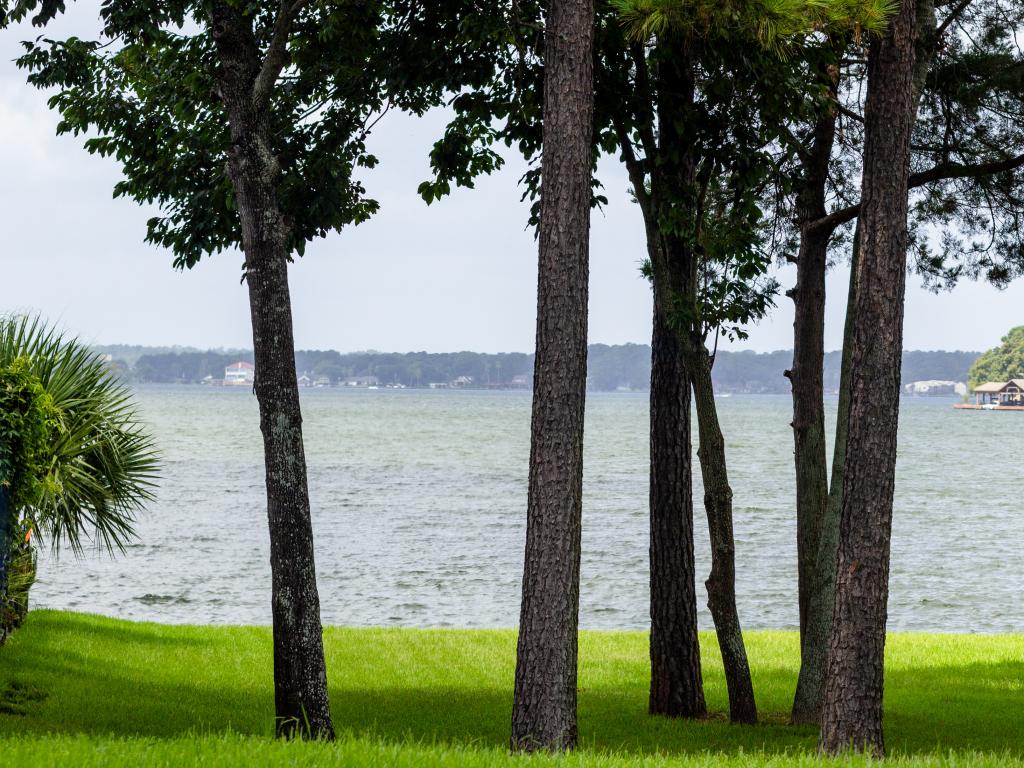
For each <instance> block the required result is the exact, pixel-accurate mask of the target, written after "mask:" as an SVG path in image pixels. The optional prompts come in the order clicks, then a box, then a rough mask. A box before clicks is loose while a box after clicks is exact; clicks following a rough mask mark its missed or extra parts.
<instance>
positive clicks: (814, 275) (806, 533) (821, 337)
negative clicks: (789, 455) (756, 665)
mask: <svg viewBox="0 0 1024 768" xmlns="http://www.w3.org/2000/svg"><path fill="white" fill-rule="evenodd" d="M835 124H836V123H835V117H834V116H831V115H829V116H825V117H823V118H822V119H821V120H820V121H819V122H818V125H817V126H816V127H815V139H814V145H813V147H812V150H811V151H812V158H811V159H810V161H809V162H808V163H807V164H806V173H807V177H806V178H805V180H804V189H803V190H802V192H801V194H800V200H799V202H798V216H799V219H800V222H801V224H802V227H801V229H802V232H801V236H800V250H799V253H798V255H797V273H796V274H797V277H796V286H795V287H794V288H793V291H792V293H791V296H792V298H793V305H794V319H793V367H792V368H791V369H790V371H789V372H788V374H787V375H788V376H789V379H790V382H791V383H792V391H793V425H792V426H793V442H794V449H795V450H794V456H795V460H796V510H797V562H798V568H797V571H798V576H799V603H800V637H801V639H803V636H804V632H805V631H806V626H807V603H808V600H809V599H810V594H811V591H812V588H813V587H812V585H813V583H814V566H815V558H816V555H817V550H818V537H819V534H820V529H821V519H822V517H823V516H824V514H825V504H826V502H827V499H828V466H827V464H826V461H825V404H824V397H823V391H824V382H823V369H824V361H825V272H826V269H827V267H828V244H829V239H830V238H831V235H832V233H831V231H816V230H813V229H811V227H810V225H811V224H812V223H813V222H815V221H817V220H818V219H821V218H823V217H824V216H825V214H826V210H825V186H826V184H827V183H828V167H829V160H830V159H831V156H832V144H833V139H834V136H835Z"/></svg>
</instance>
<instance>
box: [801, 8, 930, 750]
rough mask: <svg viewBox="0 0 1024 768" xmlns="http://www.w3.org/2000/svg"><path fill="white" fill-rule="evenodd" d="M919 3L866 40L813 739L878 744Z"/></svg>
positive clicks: (830, 744) (864, 746)
mask: <svg viewBox="0 0 1024 768" xmlns="http://www.w3.org/2000/svg"><path fill="white" fill-rule="evenodd" d="M916 10H917V4H916V2H915V1H914V0H903V2H902V3H901V5H900V9H899V11H898V13H897V14H896V15H895V16H894V17H893V18H892V20H891V21H890V24H889V29H888V30H887V32H886V34H885V36H884V37H882V38H881V39H879V40H876V41H874V42H873V43H872V45H871V52H870V54H869V62H868V96H867V104H866V107H865V143H864V170H863V180H862V192H861V212H860V226H861V242H860V263H859V265H858V269H857V294H856V310H855V315H854V319H853V348H852V352H851V355H852V357H851V369H850V370H851V389H850V423H849V427H848V430H849V432H848V438H847V447H846V469H845V475H844V480H843V508H842V518H841V521H840V531H839V558H838V563H837V570H836V574H837V577H836V599H835V608H834V614H833V626H832V635H831V640H830V647H829V659H828V667H827V674H826V682H825V696H824V701H823V706H822V723H821V742H820V744H821V749H822V750H823V751H825V752H827V753H830V754H835V753H838V752H841V751H843V750H845V749H851V748H852V749H854V750H858V751H866V752H871V753H874V754H877V755H882V754H884V752H885V747H884V739H883V735H882V693H883V661H884V656H885V624H886V612H887V602H888V594H889V550H890V542H891V533H892V500H893V488H894V482H895V470H896V430H897V421H898V416H899V393H900V364H901V357H902V347H903V302H904V296H905V292H906V251H907V181H908V177H909V173H910V138H911V132H912V129H913V122H914V119H913V106H914V89H913V74H914V69H913V65H914V57H915V27H916Z"/></svg>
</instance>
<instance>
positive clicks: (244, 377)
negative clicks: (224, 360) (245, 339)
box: [224, 360, 256, 387]
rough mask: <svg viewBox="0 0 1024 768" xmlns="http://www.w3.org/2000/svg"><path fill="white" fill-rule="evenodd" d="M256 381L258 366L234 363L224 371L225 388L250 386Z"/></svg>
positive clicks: (239, 362)
mask: <svg viewBox="0 0 1024 768" xmlns="http://www.w3.org/2000/svg"><path fill="white" fill-rule="evenodd" d="M255 380H256V366H254V365H253V364H252V363H246V362H242V361H241V360H240V361H238V362H237V363H232V364H231V365H229V366H227V367H226V368H225V369H224V386H226V387H230V386H244V385H246V384H249V385H250V386H251V385H252V383H253V382H254V381H255Z"/></svg>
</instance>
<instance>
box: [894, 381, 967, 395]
mask: <svg viewBox="0 0 1024 768" xmlns="http://www.w3.org/2000/svg"><path fill="white" fill-rule="evenodd" d="M903 391H904V392H906V393H907V394H908V395H916V396H922V395H923V396H927V397H936V396H942V395H960V396H961V397H963V396H964V395H966V394H967V385H966V384H964V383H963V382H959V381H937V380H929V381H912V382H910V383H909V384H906V385H905V386H904V387H903Z"/></svg>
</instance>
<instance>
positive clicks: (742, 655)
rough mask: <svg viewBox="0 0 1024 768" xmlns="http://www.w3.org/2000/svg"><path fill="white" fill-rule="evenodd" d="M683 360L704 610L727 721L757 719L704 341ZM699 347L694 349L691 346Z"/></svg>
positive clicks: (729, 498) (728, 494) (721, 440)
mask: <svg viewBox="0 0 1024 768" xmlns="http://www.w3.org/2000/svg"><path fill="white" fill-rule="evenodd" d="M693 345H694V347H695V349H693V350H689V351H688V352H689V353H688V355H687V358H688V359H692V360H693V364H692V365H691V367H690V370H691V371H692V374H693V394H694V400H695V402H696V404H697V429H698V434H699V436H700V449H699V450H698V452H697V455H698V457H699V458H700V469H701V477H702V478H703V480H704V508H705V511H706V512H707V516H708V532H709V534H710V536H711V575H710V576H708V580H707V582H706V583H705V584H706V586H707V590H708V608H709V609H710V610H711V616H712V618H713V619H714V621H715V632H716V633H717V635H718V645H719V647H720V648H721V651H722V664H723V666H724V668H725V682H726V685H727V686H728V689H729V720H730V721H731V722H733V723H756V722H757V704H756V703H755V701H754V686H753V683H752V682H751V679H750V665H749V664H748V662H747V651H746V648H745V647H744V644H743V633H742V631H741V628H740V617H739V612H738V611H737V609H736V548H735V544H734V543H733V529H732V488H731V487H730V486H729V476H728V474H727V472H726V463H725V439H724V438H723V437H722V429H721V427H720V426H719V423H718V410H717V407H716V405H715V392H714V385H713V384H712V382H711V360H710V358H709V357H708V355H707V353H706V352H704V350H703V345H698V344H696V343H695V342H694V343H693ZM698 346H699V347H700V348H699V349H698V348H696V347H698Z"/></svg>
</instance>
